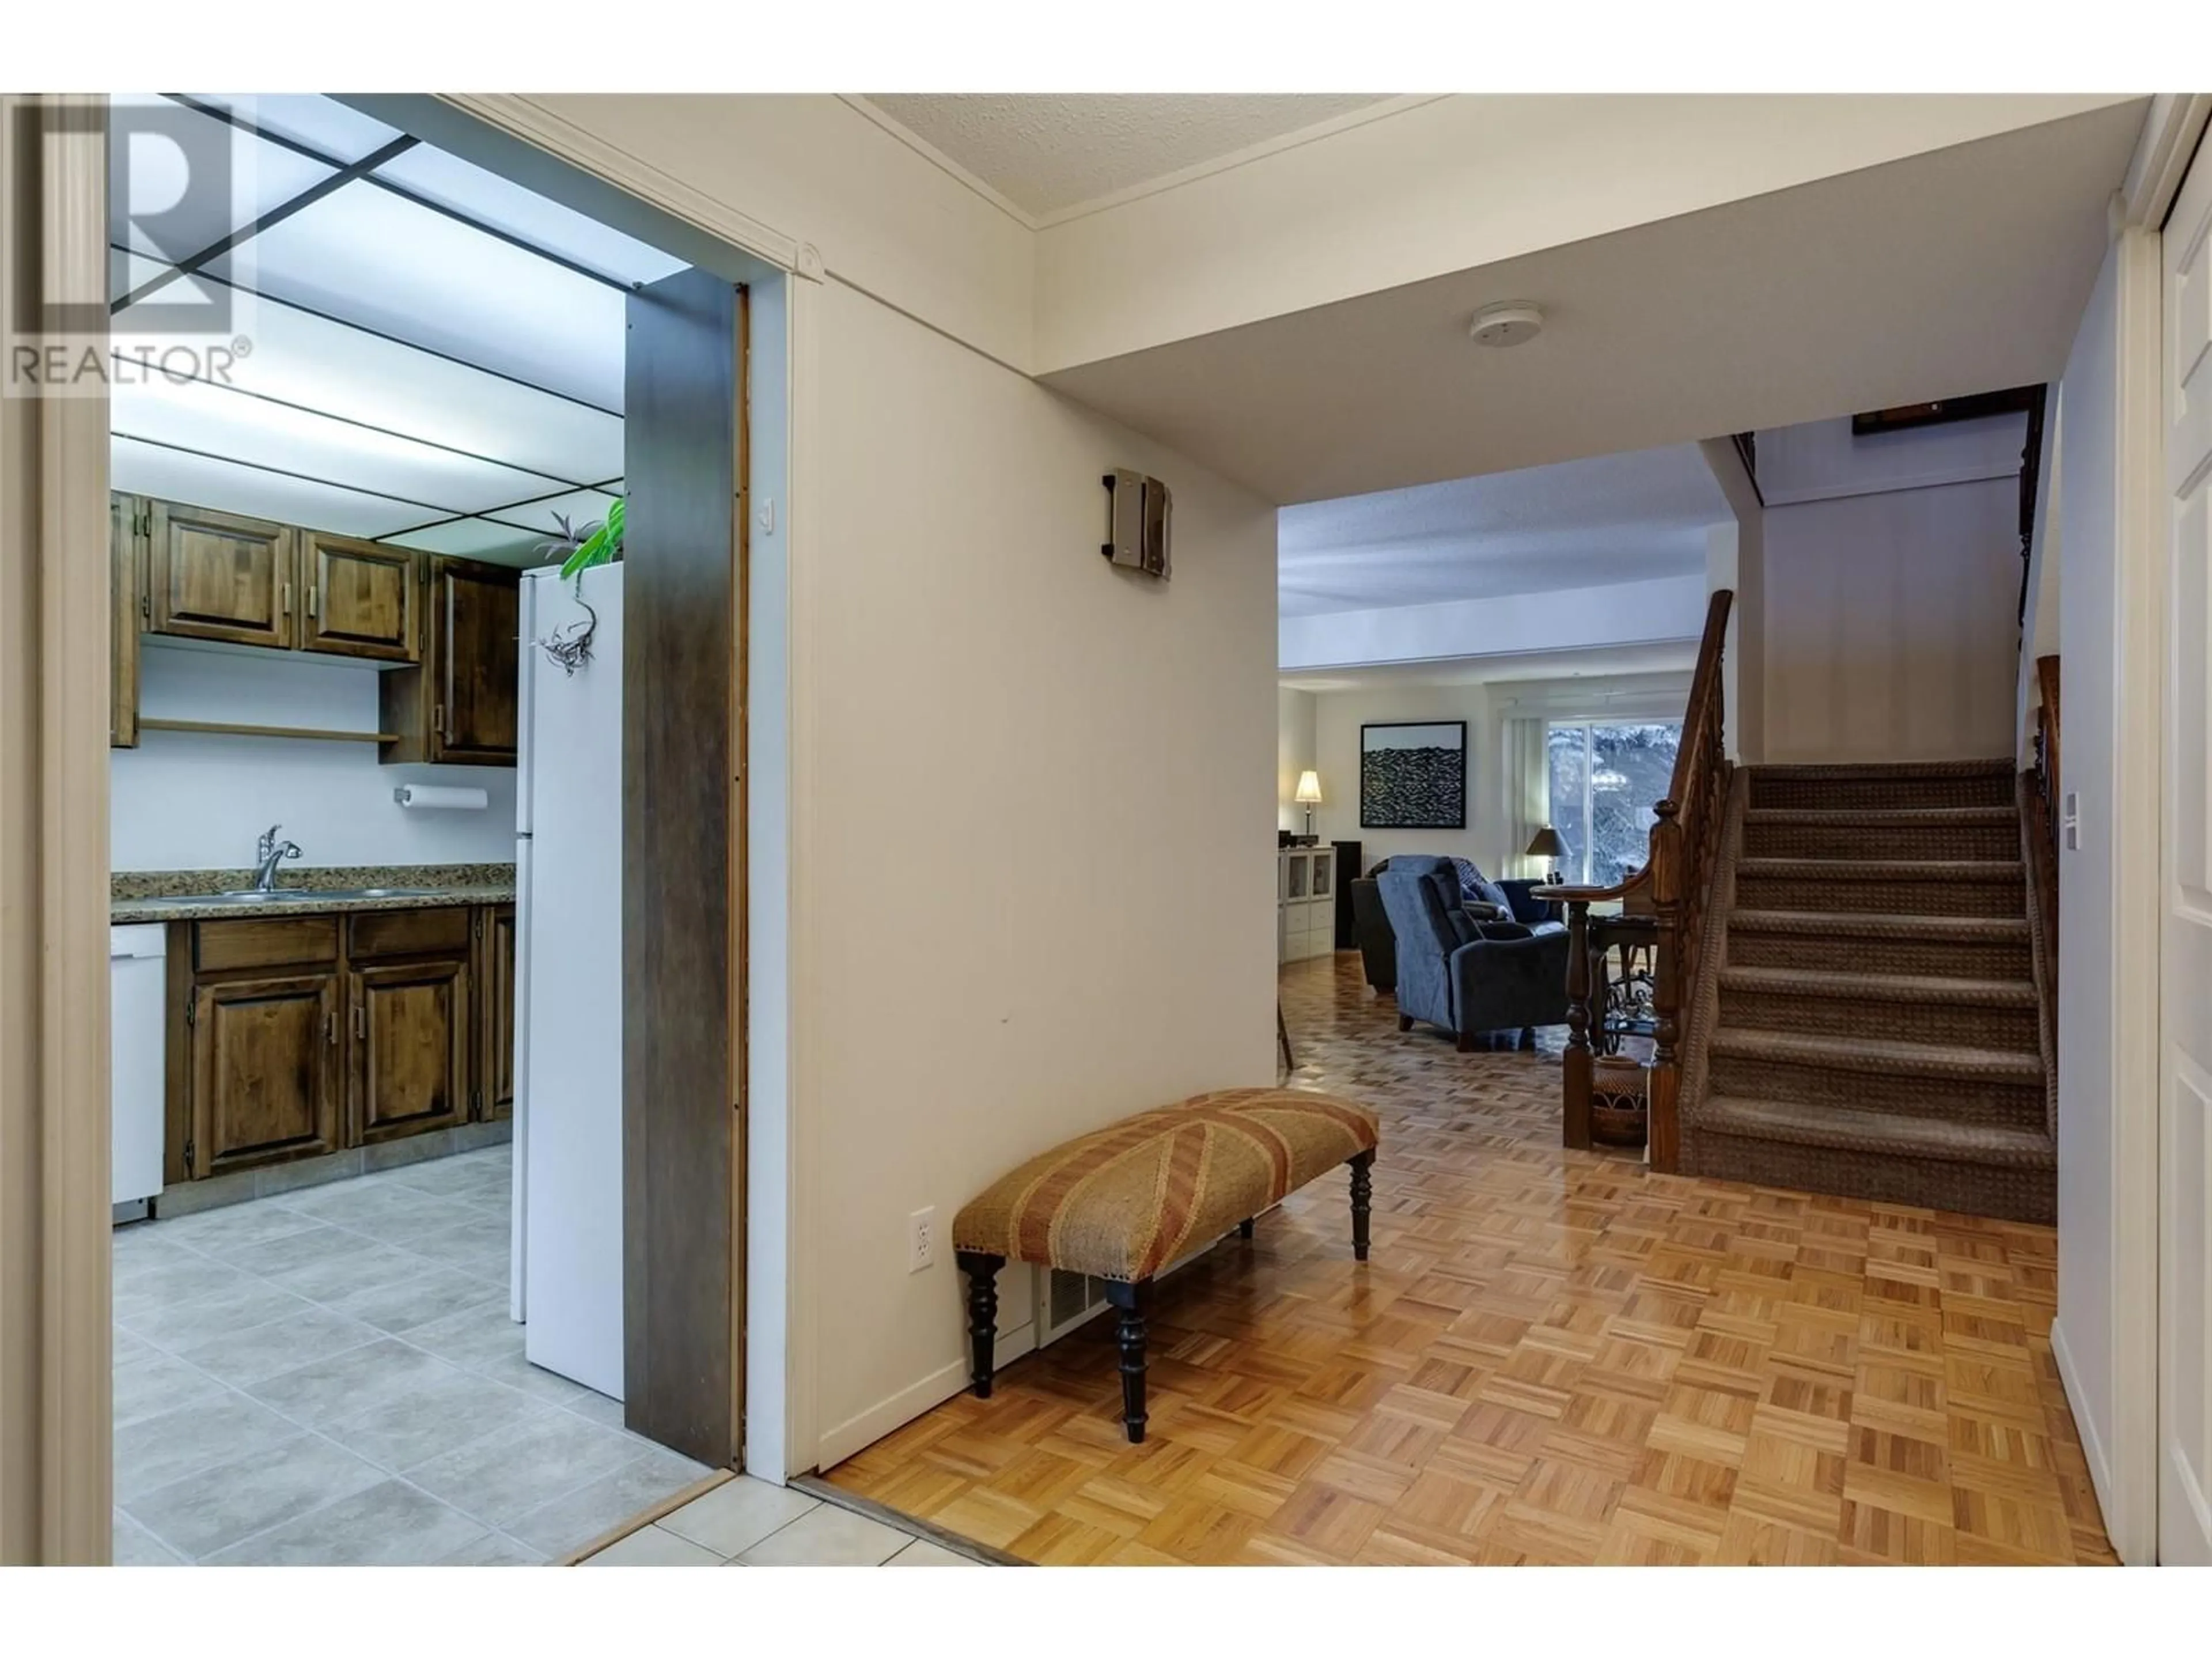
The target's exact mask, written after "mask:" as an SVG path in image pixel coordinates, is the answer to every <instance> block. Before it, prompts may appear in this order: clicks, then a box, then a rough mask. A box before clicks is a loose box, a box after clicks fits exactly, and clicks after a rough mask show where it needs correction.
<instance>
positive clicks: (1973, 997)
mask: <svg viewBox="0 0 2212 1659" xmlns="http://www.w3.org/2000/svg"><path fill="white" fill-rule="evenodd" d="M1721 989H1722V991H1723V993H1726V992H1729V991H1764V992H1767V993H1770V994H1778V995H1785V996H1800V997H1822V998H1827V999H1831V1000H1839V1001H1863V1002H1942V1003H1949V1004H1953V1005H1954V1006H1965V1007H1976V1008H2033V1007H2034V1006H2036V995H2035V984H2034V981H2032V980H2025V979H1948V978H1939V977H1936V976H1935V975H1916V974H1838V973H1824V972H1821V971H1820V970H1819V969H1797V968H1724V969H1722V970H1721Z"/></svg>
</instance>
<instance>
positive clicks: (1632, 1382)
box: [829, 954, 2113, 1565]
mask: <svg viewBox="0 0 2212 1659" xmlns="http://www.w3.org/2000/svg"><path fill="white" fill-rule="evenodd" d="M1282 998H1283V1012H1284V1015H1285V1018H1286V1020H1287V1021H1288V1024H1289V1027H1290V1030H1291V1038H1292V1042H1293V1043H1294V1045H1295V1047H1296V1049H1297V1059H1298V1064H1297V1070H1296V1072H1295V1073H1293V1075H1292V1079H1291V1081H1292V1084H1293V1085H1294V1086H1305V1087H1310V1088H1314V1089H1318V1090H1324V1091H1328V1092H1330V1093H1336V1094H1344V1095H1348V1096H1351V1097H1354V1098H1356V1099H1359V1100H1363V1101H1364V1102H1366V1103H1369V1104H1370V1105H1371V1106H1373V1107H1374V1108H1375V1109H1376V1111H1377V1112H1378V1113H1380V1114H1381V1116H1382V1120H1383V1145H1382V1155H1381V1157H1380V1158H1379V1159H1378V1160H1377V1162H1376V1165H1375V1171H1374V1218H1373V1236H1374V1249H1373V1252H1372V1256H1371V1259H1370V1261H1368V1262H1367V1263H1366V1264H1364V1265H1361V1264H1358V1263H1355V1262H1354V1261H1352V1251H1351V1247H1350V1243H1349V1239H1350V1228H1349V1221H1348V1218H1347V1214H1346V1202H1347V1200H1346V1192H1345V1188H1344V1183H1342V1182H1334V1181H1323V1182H1316V1184H1315V1185H1313V1186H1312V1187H1310V1188H1307V1189H1306V1190H1305V1191H1304V1192H1302V1193H1299V1194H1295V1195H1293V1196H1292V1197H1291V1200H1289V1201H1288V1202H1287V1203H1285V1205H1284V1206H1282V1208H1281V1209H1280V1210H1279V1211H1277V1212H1274V1213H1273V1214H1270V1215H1268V1216H1266V1217H1263V1218H1261V1222H1260V1225H1259V1228H1258V1231H1257V1237H1255V1238H1254V1239H1252V1240H1250V1241H1249V1242H1247V1241H1244V1240H1241V1239H1238V1238H1236V1237H1230V1238H1228V1239H1225V1240H1224V1241H1223V1242H1222V1243H1220V1244H1219V1245H1218V1246H1217V1247H1216V1248H1215V1249H1213V1250H1212V1252H1210V1253H1209V1254H1208V1255H1206V1256H1205V1257H1203V1258H1202V1259H1201V1260H1200V1261H1198V1262H1196V1263H1194V1264H1193V1266H1192V1267H1189V1268H1188V1269H1187V1270H1186V1271H1184V1272H1183V1273H1180V1274H1178V1275H1176V1277H1175V1278H1173V1279H1169V1280H1167V1281H1165V1282H1164V1283H1163V1284H1162V1285H1160V1286H1159V1287H1158V1293H1157V1297H1156V1301H1155V1306H1154V1311H1153V1315H1152V1328H1151V1336H1152V1372H1151V1378H1152V1398H1151V1410H1152V1422H1151V1425H1150V1432H1149V1436H1148V1438H1147V1440H1146V1443H1145V1444H1144V1445H1142V1446H1137V1447H1133V1446H1130V1445H1128V1444H1127V1443H1126V1441H1125V1440H1124V1439H1123V1438H1122V1435H1121V1423H1120V1420H1119V1419H1120V1413H1121V1391H1120V1385H1119V1382H1118V1379H1117V1376H1116V1374H1115V1358H1114V1350H1113V1346H1112V1341H1111V1336H1110V1321H1109V1320H1108V1319H1103V1318H1102V1319H1100V1320H1098V1321H1096V1322H1093V1323H1092V1324H1091V1326H1089V1327H1087V1328H1085V1329H1084V1330H1082V1331H1080V1332H1079V1333H1077V1334H1075V1335H1073V1336H1071V1337H1069V1338H1067V1339H1066V1340H1063V1341H1061V1342H1060V1343H1057V1344H1055V1345H1054V1346H1052V1347H1051V1348H1049V1349H1048V1350H1045V1351H1043V1352H1040V1353H1036V1354H1033V1355H1030V1356H1029V1357H1027V1358H1024V1359H1022V1360H1019V1361H1018V1362H1016V1363H1015V1364H1012V1365H1010V1366H1008V1367H1007V1368H1006V1369H1005V1370H1002V1371H1001V1372H1000V1374H999V1379H998V1387H997V1389H996V1390H995V1391H994V1396H993V1398H991V1399H990V1400H988V1401H981V1400H976V1399H975V1398H973V1397H972V1396H970V1395H965V1394H963V1395H957V1396H956V1397H955V1398H953V1399H951V1400H949V1401H945V1403H944V1404H943V1405H941V1406H939V1407H937V1408H936V1409H935V1410H933V1411H932V1412H929V1413H927V1414H926V1415H924V1416H922V1417H921V1418H919V1419H916V1420H915V1421H914V1422H912V1423H909V1424H908V1425H906V1426H905V1427H903V1428H902V1429H900V1430H899V1431H896V1433H894V1434H891V1435H890V1436H888V1437H885V1438H884V1439H883V1440H880V1441H878V1442H877V1443H875V1444H874V1445H872V1446H871V1447H869V1448H867V1449H866V1450H865V1451H862V1452H860V1454H858V1455H855V1456H854V1457H852V1458H850V1459H848V1461H847V1462H844V1463H843V1464H842V1465H840V1466H839V1467H837V1468H835V1469H832V1470H831V1471H829V1480H832V1481H834V1482H836V1484H838V1485H840V1486H845V1487H847V1488H848V1489H849V1490H851V1491H853V1492H858V1493H860V1494H861V1495H863V1496H865V1497H868V1498H874V1499H876V1500H878V1501H879V1502H881V1503H884V1504H889V1505H890V1506H891V1507H892V1508H894V1509H897V1510H902V1511H903V1512H904V1513H906V1514H908V1515H911V1516H915V1517H917V1518H919V1519H921V1520H925V1521H928V1522H933V1523H934V1524H936V1525H938V1526H940V1527H945V1528H951V1530H952V1531H954V1532H957V1533H962V1534H966V1535H967V1536H969V1537H971V1538H974V1539H976V1540H978V1541H981V1542H984V1543H988V1544H993V1545H996V1546H998V1547H1000V1548H1003V1549H1006V1550H1009V1551H1011V1552H1012V1553H1014V1554H1016V1555H1018V1556H1020V1557H1022V1558H1023V1559H1025V1560H1031V1561H1037V1562H1042V1563H1049V1564H1054V1565H1090V1564H1096V1563H1104V1564H1108V1565H1167V1564H1171V1563H1203V1564H1218V1563H1254V1564H1275V1565H1321V1564H1341V1563H1347V1562H1358V1563H1364V1564H1370V1565H1470V1564H1473V1565H1514V1564H1522V1563H1526V1564H1535V1563H1559V1564H1574V1565H1590V1564H1599V1563H1601V1564H1607V1565H1613V1564H1621V1565H1627V1564H1651V1565H1699V1564H1751V1563H1773V1564H1778V1565H1814V1564H1830V1563H1847V1564H1900V1563H1903V1564H1921V1565H1951V1564H1954V1563H1955V1564H1977V1563H1978V1564H2030V1563H2033V1564H2045V1565H2063V1564H2071V1563H2081V1564H2092V1563H2110V1562H2112V1559H2113V1557H2112V1550H2111V1547H2110V1546H2109V1544H2108V1542H2107V1541H2106V1537H2105V1532H2104V1527H2103V1524H2102V1522H2101V1520H2100V1516H2099V1515H2098V1511H2097V1504H2096V1498H2095V1497H2094V1495H2093V1492H2092V1490H2091V1488H2090V1485H2089V1476H2088V1469H2087V1464H2086V1462H2084V1460H2083V1457H2082V1455H2081V1443H2080V1441H2079V1439H2078V1438H2077V1437H2076V1435H2075V1428H2074V1421H2073V1418H2072V1416H2071V1414H2070V1413H2069V1411H2068V1409H2067V1406H2066V1399H2065V1395H2064V1392H2063V1389H2062V1388H2061V1387H2060V1384H2059V1382H2058V1376H2057V1368H2056V1366H2055V1364H2053V1362H2052V1359H2051V1348H2050V1342H2049V1332H2050V1328H2051V1313H2052V1311H2053V1307H2054V1304H2055V1298H2056V1295H2057V1274H2056V1259H2057V1237H2056V1235H2055V1234H2054V1233H2053V1231H2052V1230H2051V1229H2050V1228H2048V1227H2041V1226H2033V1225H2024V1224H2019V1223H2013V1222H2002V1221H1992V1220H1985V1219H1982V1218H1975V1217H1969V1216H1958V1215H1948V1214H1943V1213H1940V1212H1935V1211H1931V1210H1920V1209H1913V1208H1910V1207H1907V1206H1900V1205H1889V1204H1874V1203H1868V1202H1863V1201H1861V1200H1850V1199H1839V1198H1830V1197H1825V1196H1820V1195H1816V1194H1808V1193H1799V1192H1790V1191H1784V1190H1781V1189H1778V1188H1762V1187H1747V1186H1740V1185H1735V1184H1734V1183H1730V1182H1718V1181H1710V1180H1704V1179H1699V1178H1694V1177H1689V1176H1660V1175H1654V1174H1653V1173H1652V1172H1651V1171H1650V1170H1648V1169H1647V1168H1646V1167H1645V1166H1644V1164H1642V1163H1640V1162H1639V1161H1638V1160H1637V1159H1636V1158H1633V1157H1632V1156H1624V1155H1618V1154H1609V1153H1603V1152H1568V1151H1566V1150H1565V1149H1564V1148H1562V1147H1561V1146H1560V1145H1559V1057H1558V1050H1557V1048H1556V1046H1555V1045H1552V1046H1547V1048H1545V1049H1544V1050H1542V1051H1541V1052H1539V1053H1534V1054H1529V1053H1515V1054H1506V1053H1495V1054H1459V1053H1457V1052H1456V1051H1455V1049H1454V1048H1453V1047H1452V1045H1451V1043H1450V1042H1449V1039H1448V1038H1439V1037H1437V1036H1434V1035H1433V1034H1431V1033H1430V1032H1428V1031H1426V1030H1417V1031H1413V1032H1409V1033H1404V1034H1401V1033H1400V1032H1399V1031H1398V1030H1397V1024H1396V1019H1395V1010H1394V1009H1393V1008H1392V1006H1391V1005H1390V1003H1389V1000H1376V998H1374V997H1373V996H1372V995H1371V994H1370V993H1369V991H1368V990H1367V988H1366V987H1365V985H1364V982H1363V981H1362V978H1361V975H1360V972H1359V961H1358V957H1357V956H1355V955H1348V954H1347V955H1343V956H1340V957H1336V958H1335V959H1334V961H1333V962H1332V961H1330V960H1328V959H1326V958H1324V959H1320V960H1316V961H1312V962H1307V963H1296V964H1293V965H1291V966H1290V967H1288V968H1286V969H1284V971H1283V975H1282Z"/></svg>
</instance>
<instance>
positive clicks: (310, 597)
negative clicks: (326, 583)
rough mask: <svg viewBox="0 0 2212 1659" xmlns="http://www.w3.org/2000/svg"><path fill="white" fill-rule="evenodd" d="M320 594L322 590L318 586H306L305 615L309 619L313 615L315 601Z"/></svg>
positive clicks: (310, 583)
mask: <svg viewBox="0 0 2212 1659" xmlns="http://www.w3.org/2000/svg"><path fill="white" fill-rule="evenodd" d="M321 593H322V588H321V587H320V586H319V585H318V584H316V583H314V582H309V583H308V584H307V614H308V615H309V616H310V617H312V616H313V615H314V614H315V601H316V600H317V599H318V598H319V597H320V595H321Z"/></svg>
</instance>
